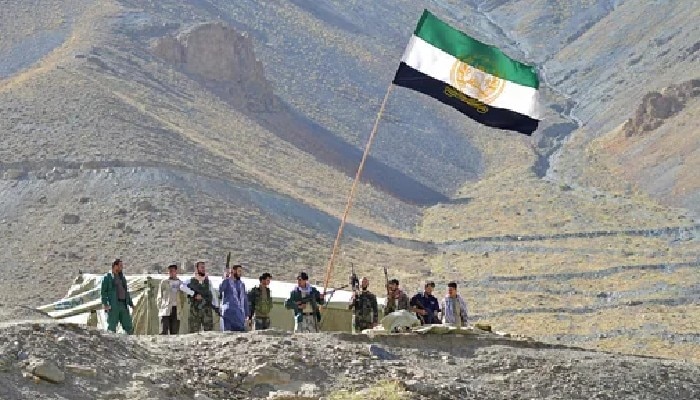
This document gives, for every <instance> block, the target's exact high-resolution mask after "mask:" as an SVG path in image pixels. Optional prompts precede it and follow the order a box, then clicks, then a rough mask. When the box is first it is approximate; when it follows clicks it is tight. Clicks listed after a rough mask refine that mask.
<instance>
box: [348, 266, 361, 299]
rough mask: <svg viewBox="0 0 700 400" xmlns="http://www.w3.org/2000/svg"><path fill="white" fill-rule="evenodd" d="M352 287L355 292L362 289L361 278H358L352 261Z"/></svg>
mask: <svg viewBox="0 0 700 400" xmlns="http://www.w3.org/2000/svg"><path fill="white" fill-rule="evenodd" d="M350 271H351V272H350V287H351V288H352V291H353V292H357V291H358V290H360V280H359V279H358V278H357V274H356V273H355V264H353V263H350Z"/></svg>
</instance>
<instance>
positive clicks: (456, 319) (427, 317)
mask: <svg viewBox="0 0 700 400" xmlns="http://www.w3.org/2000/svg"><path fill="white" fill-rule="evenodd" d="M434 289H435V282H433V281H428V282H426V284H425V286H424V288H423V291H421V292H419V293H418V294H416V295H415V296H413V297H411V298H410V299H409V298H408V295H407V294H406V293H405V292H404V291H403V290H401V289H400V288H399V280H398V279H392V280H390V281H389V283H388V285H387V299H386V306H385V308H384V315H387V314H390V313H392V312H395V311H400V310H407V311H409V312H411V313H415V314H416V317H417V318H418V319H419V320H420V323H421V325H429V324H448V325H452V326H457V327H462V326H466V325H467V304H466V302H465V301H464V299H463V298H462V296H461V295H459V293H457V283H455V282H450V283H448V284H447V294H446V295H445V297H444V299H443V300H442V302H440V301H438V299H437V297H435V296H434V295H433V290H434ZM348 308H349V309H351V310H353V311H354V326H353V328H354V329H353V330H354V331H357V332H361V331H363V330H365V329H372V328H374V327H375V326H377V324H378V323H379V307H378V305H377V296H376V295H375V294H374V293H372V292H371V291H370V290H369V279H368V278H366V277H364V278H362V281H361V284H360V288H359V290H358V291H355V292H354V293H353V296H352V298H351V300H350V305H349V306H348Z"/></svg>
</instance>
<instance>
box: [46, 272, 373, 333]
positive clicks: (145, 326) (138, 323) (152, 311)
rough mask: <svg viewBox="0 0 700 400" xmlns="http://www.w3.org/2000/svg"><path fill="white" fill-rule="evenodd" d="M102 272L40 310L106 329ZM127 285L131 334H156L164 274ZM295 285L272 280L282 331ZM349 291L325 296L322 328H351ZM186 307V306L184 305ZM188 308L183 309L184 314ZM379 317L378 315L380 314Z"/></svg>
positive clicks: (183, 326) (184, 327) (184, 326)
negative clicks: (161, 283)
mask: <svg viewBox="0 0 700 400" xmlns="http://www.w3.org/2000/svg"><path fill="white" fill-rule="evenodd" d="M103 277H104V274H100V275H97V274H85V273H82V274H80V275H78V277H76V279H75V281H74V283H73V285H72V286H71V287H70V289H69V290H68V293H67V294H66V296H65V297H64V298H63V299H61V300H58V301H56V302H53V303H51V304H47V305H44V306H41V307H39V308H38V309H39V310H40V311H43V312H45V313H47V314H49V315H50V316H51V317H53V318H55V319H58V320H60V321H63V322H69V323H77V324H86V325H89V326H94V327H98V328H100V329H107V315H106V313H105V312H104V311H103V309H102V304H101V300H100V286H101V284H102V278H103ZM126 278H127V286H128V289H129V293H130V294H131V297H132V300H133V302H134V305H135V307H134V310H133V314H132V318H133V321H134V333H135V334H141V335H155V334H158V333H160V320H159V317H158V307H157V306H156V296H157V292H158V285H159V283H160V281H161V280H163V279H167V275H157V274H153V275H127V276H126ZM181 279H183V280H184V279H189V276H182V277H181ZM209 279H210V280H211V282H212V284H213V286H214V288H216V292H217V293H218V287H219V285H220V284H221V282H222V277H209ZM243 282H244V283H245V285H246V289H248V290H250V289H252V288H253V287H255V286H257V285H258V284H259V281H258V280H257V279H249V278H243ZM295 286H296V284H294V283H289V282H282V281H272V282H271V283H270V291H271V294H272V299H273V304H274V306H273V308H272V312H271V313H270V318H271V325H272V327H273V328H277V329H282V330H290V331H291V330H293V329H294V320H293V319H294V318H293V314H292V311H291V310H287V309H285V308H284V301H285V300H286V299H287V297H289V293H290V292H291V291H292V290H293V289H294V287H295ZM351 296H352V292H351V291H347V290H335V291H334V292H332V297H331V294H330V293H329V294H327V295H326V299H327V300H328V299H329V298H330V302H329V303H328V305H327V307H326V309H325V310H323V318H322V321H321V324H322V325H321V330H323V331H345V332H349V331H350V330H351V324H352V312H351V311H350V310H348V304H349V302H350V297H351ZM377 302H378V303H379V307H380V313H381V308H382V307H383V306H384V305H385V304H386V299H385V298H379V297H378V298H377ZM186 307H189V305H186ZM188 312H189V310H185V315H187V313H188ZM380 318H381V315H380ZM219 323H220V322H219V318H218V316H216V314H214V327H215V329H217V327H219V326H220V325H219ZM188 329H189V326H188V323H187V319H186V318H185V320H184V321H180V333H187V332H188Z"/></svg>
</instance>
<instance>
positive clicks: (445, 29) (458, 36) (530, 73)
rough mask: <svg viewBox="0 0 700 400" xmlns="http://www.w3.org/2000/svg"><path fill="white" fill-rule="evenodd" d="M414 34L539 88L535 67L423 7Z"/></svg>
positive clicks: (470, 61) (474, 64) (495, 72)
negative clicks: (483, 41)
mask: <svg viewBox="0 0 700 400" xmlns="http://www.w3.org/2000/svg"><path fill="white" fill-rule="evenodd" d="M414 34H415V35H416V36H418V37H420V38H421V39H423V40H425V41H426V42H428V43H430V44H432V45H433V46H435V47H437V48H439V49H441V50H442V51H444V52H446V53H449V54H452V55H453V56H455V57H456V58H458V59H459V60H461V61H463V62H465V63H467V64H469V65H471V66H472V67H476V68H478V69H480V70H482V71H484V72H488V73H489V74H491V75H495V76H497V77H499V78H503V79H506V80H509V81H511V82H515V83H519V84H521V85H523V86H529V87H533V88H535V89H537V88H539V86H540V81H539V79H538V78H537V72H536V71H535V68H534V67H532V66H530V65H527V64H523V63H521V62H519V61H516V60H513V59H512V58H510V57H508V56H507V55H505V54H503V52H502V51H501V50H499V49H498V48H496V47H494V46H489V45H487V44H484V43H481V42H480V41H478V40H476V39H474V38H472V37H470V36H468V35H467V34H465V33H464V32H461V31H459V30H457V29H455V28H453V27H451V26H449V25H448V24H446V23H445V22H443V21H442V20H440V19H439V18H437V17H436V16H434V15H433V14H431V13H430V12H429V11H428V10H425V11H423V16H421V18H420V21H418V26H417V27H416V30H415V32H414Z"/></svg>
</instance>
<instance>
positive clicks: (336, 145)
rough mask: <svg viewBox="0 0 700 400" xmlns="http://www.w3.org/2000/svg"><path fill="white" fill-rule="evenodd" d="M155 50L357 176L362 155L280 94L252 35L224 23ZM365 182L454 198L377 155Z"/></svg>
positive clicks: (399, 194)
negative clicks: (241, 32)
mask: <svg viewBox="0 0 700 400" xmlns="http://www.w3.org/2000/svg"><path fill="white" fill-rule="evenodd" d="M152 51H153V52H154V54H156V55H157V56H158V57H160V58H162V59H164V60H166V61H168V62H169V63H171V64H173V65H175V66H177V67H178V68H180V69H181V70H183V71H185V72H186V73H188V75H190V76H191V77H192V78H193V79H195V80H197V81H199V82H201V83H202V84H203V85H204V86H206V87H207V88H208V89H209V90H210V91H211V92H212V93H214V94H216V95H217V96H218V97H220V98H221V99H222V100H224V101H226V102H227V103H228V104H229V105H231V107H233V108H235V109H237V110H240V111H241V112H243V113H245V114H246V115H248V116H249V117H251V118H252V119H254V120H255V121H256V122H258V123H259V124H260V125H261V126H263V127H264V128H266V129H267V130H269V131H270V132H272V133H274V134H275V135H277V136H278V137H279V138H280V139H282V140H284V141H286V142H288V143H290V144H292V145H293V146H295V147H297V148H299V149H300V150H302V151H305V152H307V153H309V154H310V155H312V156H313V157H314V158H316V159H317V160H319V161H320V162H322V163H324V164H326V165H329V166H331V167H333V168H335V169H337V170H339V171H341V172H343V173H345V174H347V175H348V176H349V177H354V176H355V173H356V171H357V167H358V165H359V163H360V159H361V158H362V151H361V150H360V149H358V148H356V147H355V146H354V145H352V144H350V143H348V142H346V141H344V140H343V139H341V138H339V137H337V136H336V135H334V134H333V132H331V131H329V130H328V129H326V128H324V127H322V126H320V125H319V124H317V123H315V122H314V121H312V120H311V119H309V118H308V117H305V116H304V115H302V113H300V112H298V111H297V110H295V109H293V108H292V107H291V106H289V105H287V104H285V103H284V102H283V101H282V100H281V99H280V98H279V97H278V96H277V95H276V94H275V93H274V90H273V87H272V84H271V83H270V81H269V80H268V79H267V78H266V76H265V72H264V69H263V65H262V63H261V62H260V61H258V60H257V58H256V55H255V51H254V49H253V43H252V40H251V39H250V37H249V36H247V35H242V34H240V33H238V32H237V31H236V30H235V29H233V28H232V27H230V26H229V25H227V24H225V23H222V22H209V23H201V24H195V25H192V26H188V27H186V28H184V29H182V30H180V31H179V32H177V33H175V34H172V35H166V36H164V37H162V38H160V39H158V40H157V41H155V43H154V44H153V45H152ZM363 179H364V181H366V182H369V183H370V184H372V185H373V186H375V187H377V189H379V190H381V191H384V192H386V193H388V194H390V195H392V196H393V197H396V198H398V199H399V200H401V201H403V202H405V203H408V204H414V205H419V206H428V205H432V204H436V203H439V202H445V201H448V200H449V198H448V197H447V196H446V195H444V194H443V193H440V192H438V191H437V190H435V189H432V188H430V187H428V186H427V185H425V184H423V183H421V182H419V181H418V180H416V179H414V178H412V177H410V176H408V175H406V174H404V173H403V172H401V171H399V170H397V169H395V168H393V167H390V166H388V165H387V164H385V163H383V162H381V161H378V160H377V159H376V158H374V157H372V156H370V157H369V158H368V159H367V163H366V165H365V171H364V175H363Z"/></svg>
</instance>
